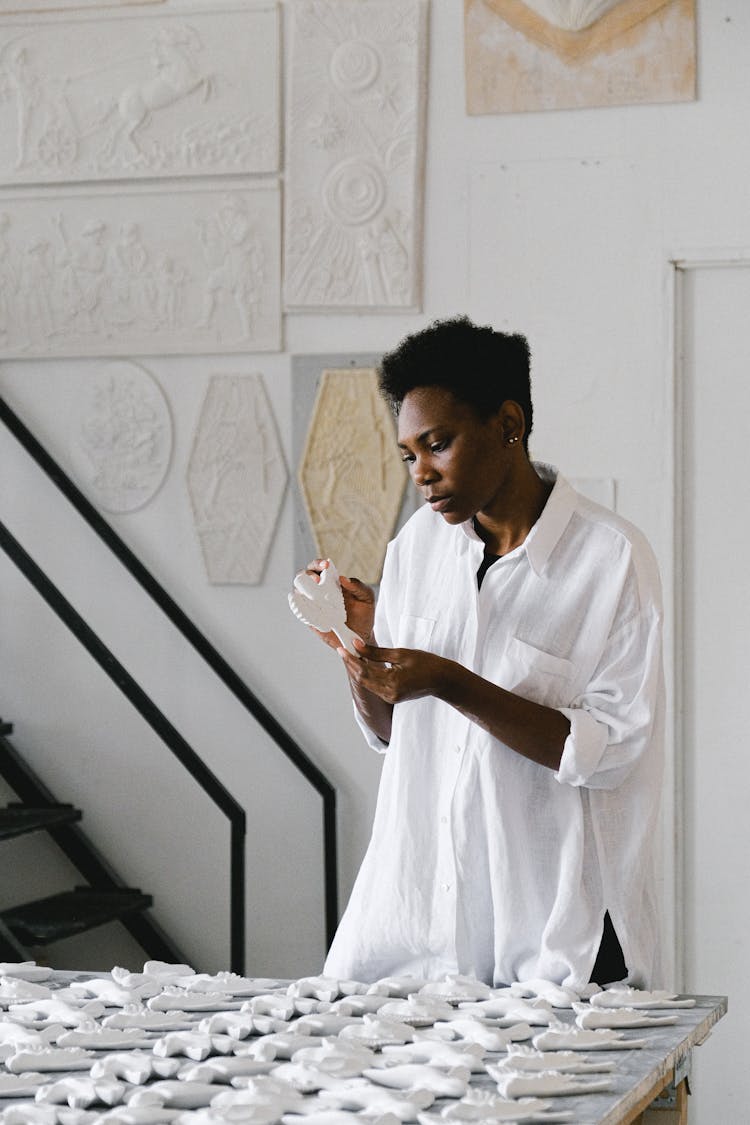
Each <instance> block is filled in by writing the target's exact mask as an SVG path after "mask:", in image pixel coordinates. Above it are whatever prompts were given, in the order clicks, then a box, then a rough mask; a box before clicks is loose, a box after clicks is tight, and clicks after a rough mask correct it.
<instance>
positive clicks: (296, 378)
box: [292, 353, 420, 580]
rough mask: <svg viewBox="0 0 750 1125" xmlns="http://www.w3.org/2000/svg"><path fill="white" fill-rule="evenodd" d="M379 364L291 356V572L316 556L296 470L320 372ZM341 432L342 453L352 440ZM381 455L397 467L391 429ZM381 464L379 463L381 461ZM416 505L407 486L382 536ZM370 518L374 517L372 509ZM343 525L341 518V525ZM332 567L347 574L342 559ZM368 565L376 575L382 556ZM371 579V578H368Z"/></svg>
mask: <svg viewBox="0 0 750 1125" xmlns="http://www.w3.org/2000/svg"><path fill="white" fill-rule="evenodd" d="M379 362H380V355H375V354H372V353H365V354H357V355H352V354H334V355H298V356H292V457H293V463H294V466H295V469H296V470H297V471H295V473H294V474H293V477H292V493H293V498H294V569H295V571H297V570H302V569H303V568H304V567H305V566H307V564H308V563H309V562H310V560H311V559H314V558H316V557H318V544H317V542H316V539H315V535H314V533H313V529H312V526H311V523H310V517H309V513H308V509H307V505H306V504H305V500H304V498H303V496H302V491H301V489H300V482H299V475H298V471H299V468H300V466H301V463H302V457H303V454H304V451H305V448H306V446H307V444H308V436H309V433H310V426H311V423H312V419H313V412H314V408H315V404H316V401H317V398H318V391H319V388H320V384H321V380H322V377H323V372H324V371H341V370H345V369H348V370H350V371H354V370H364V371H367V370H371V369H372V368H374V367H376V366H377V364H378V363H379ZM340 432H341V449H342V451H345V450H349V442H350V440H351V437H352V433H351V430H347V427H346V425H342V426H341V427H340ZM382 456H383V457H384V458H385V459H386V460H387V462H388V463H389V464H390V463H391V462H393V463H394V464H395V465H397V466H398V458H399V453H398V449H397V446H396V436H395V428H394V433H393V444H392V446H391V447H388V446H386V447H385V448H384V449H383V451H382ZM355 460H356V458H353V459H352V460H351V461H350V464H349V470H348V471H350V472H352V473H355V472H357V471H358V468H357V466H356V465H355V464H354V461H355ZM381 464H382V462H381ZM398 467H400V466H398ZM364 471H365V472H366V473H369V474H371V475H372V476H373V478H375V477H376V475H377V474H378V473H379V471H380V467H379V466H378V465H375V464H368V465H366V466H364ZM419 503H420V499H419V495H418V493H417V490H416V489H415V488H414V487H413V486H412V485H410V484H407V487H406V490H405V492H404V496H403V501H402V503H401V506H400V510H399V512H398V515H397V517H396V521H395V525H394V527H393V531H392V533H391V532H390V530H389V532H388V533H387V535H386V539H387V538H388V536H389V535H391V534H392V535H395V534H396V531H398V529H399V528H400V527H402V526H403V525H404V523H405V522H406V520H407V519H408V518H409V516H411V515H413V513H414V512H415V511H416V510H417V508H418V506H419ZM370 515H371V516H372V518H375V517H374V509H373V511H371V513H370ZM343 525H344V519H343V515H342V519H341V526H342V527H343ZM333 561H334V562H335V563H336V566H337V567H339V569H340V570H341V573H342V574H348V573H350V570H349V569H348V568H347V565H346V563H347V560H346V559H334V560H333ZM372 565H374V566H375V568H376V570H377V572H378V575H379V570H380V567H381V566H382V557H379V558H377V559H376V558H373V560H372ZM355 577H358V578H362V579H363V580H365V575H364V574H355ZM371 577H372V576H371Z"/></svg>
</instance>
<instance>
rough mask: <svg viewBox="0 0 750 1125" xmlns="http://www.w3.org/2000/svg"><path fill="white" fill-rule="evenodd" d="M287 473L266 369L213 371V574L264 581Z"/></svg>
mask: <svg viewBox="0 0 750 1125" xmlns="http://www.w3.org/2000/svg"><path fill="white" fill-rule="evenodd" d="M287 475H288V474H287V468H286V463H285V461H284V456H283V453H282V449H281V443H280V441H279V436H278V432H277V430H276V424H275V421H274V417H273V413H272V411H271V406H270V403H269V401H268V397H267V395H266V392H265V386H264V383H263V377H262V376H261V375H246V376H228V375H216V376H213V377H212V378H211V381H210V383H209V387H208V390H207V392H206V397H205V399H204V402H203V407H202V410H201V416H200V420H199V423H198V428H197V430H196V434H195V439H194V442H193V448H192V451H191V454H190V461H189V464H188V471H187V485H188V492H189V494H190V500H191V504H192V509H193V518H194V521H195V527H196V531H197V534H198V539H199V541H200V545H201V550H202V553H203V561H204V564H205V567H206V572H207V575H208V580H209V582H212V583H246V584H248V585H254V584H257V583H258V582H260V581H261V579H262V577H263V570H264V567H265V562H266V557H267V555H268V551H269V548H270V545H271V540H272V538H273V533H274V530H275V527H276V523H277V520H278V517H279V513H280V511H281V505H282V501H283V498H284V492H285V490H286V485H287ZM232 995H236V994H232Z"/></svg>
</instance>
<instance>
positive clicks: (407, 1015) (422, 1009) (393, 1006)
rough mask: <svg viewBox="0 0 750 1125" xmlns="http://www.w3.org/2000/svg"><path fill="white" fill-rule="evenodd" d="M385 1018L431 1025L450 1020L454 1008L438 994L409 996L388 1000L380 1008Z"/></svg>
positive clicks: (425, 1025) (413, 1025) (419, 1024)
mask: <svg viewBox="0 0 750 1125" xmlns="http://www.w3.org/2000/svg"><path fill="white" fill-rule="evenodd" d="M380 1015H381V1016H382V1017H383V1018H384V1019H395V1020H400V1021H401V1022H402V1023H408V1024H411V1026H412V1027H430V1026H431V1025H432V1024H433V1023H436V1022H437V1021H438V1020H449V1019H452V1017H453V1015H454V1009H453V1006H452V1005H451V1004H449V1003H448V1001H447V1000H441V999H440V998H439V997H437V996H419V995H417V996H414V995H412V996H408V997H407V998H406V999H405V1000H388V1001H387V1003H385V1004H384V1005H383V1007H382V1008H381V1009H380Z"/></svg>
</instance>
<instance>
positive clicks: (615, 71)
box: [464, 0, 695, 114]
mask: <svg viewBox="0 0 750 1125" xmlns="http://www.w3.org/2000/svg"><path fill="white" fill-rule="evenodd" d="M464 30H465V52H466V108H467V112H468V113H470V114H481V113H519V112H523V111H528V110H545V109H578V108H583V107H586V106H608V105H629V104H646V103H652V102H680V101H691V100H692V99H693V98H694V97H695V0H464Z"/></svg>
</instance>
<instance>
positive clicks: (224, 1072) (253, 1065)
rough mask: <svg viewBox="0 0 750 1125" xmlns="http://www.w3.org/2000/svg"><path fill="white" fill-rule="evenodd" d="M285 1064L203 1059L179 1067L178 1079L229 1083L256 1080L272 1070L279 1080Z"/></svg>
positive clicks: (233, 1058)
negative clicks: (237, 1080) (246, 1079)
mask: <svg viewBox="0 0 750 1125" xmlns="http://www.w3.org/2000/svg"><path fill="white" fill-rule="evenodd" d="M287 1065H290V1066H291V1065H293V1064H291V1063H290V1064H287V1063H279V1064H277V1063H276V1062H275V1060H271V1061H268V1062H265V1061H263V1060H261V1059H247V1058H244V1059H243V1058H237V1057H236V1056H231V1055H228V1056H222V1057H221V1058H218V1057H214V1058H208V1059H205V1060H204V1061H203V1062H200V1063H195V1064H192V1063H187V1064H184V1065H183V1066H181V1068H180V1070H179V1078H180V1079H181V1080H183V1081H188V1082H212V1083H229V1082H234V1081H235V1079H243V1078H256V1077H257V1076H258V1075H259V1074H270V1073H271V1071H272V1070H273V1071H274V1073H275V1074H276V1073H278V1076H279V1077H280V1078H284V1077H285V1076H284V1074H281V1073H279V1072H280V1071H281V1070H283V1068H284V1067H285V1066H287Z"/></svg>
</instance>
